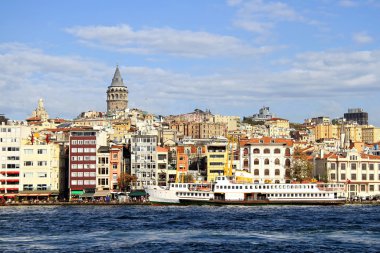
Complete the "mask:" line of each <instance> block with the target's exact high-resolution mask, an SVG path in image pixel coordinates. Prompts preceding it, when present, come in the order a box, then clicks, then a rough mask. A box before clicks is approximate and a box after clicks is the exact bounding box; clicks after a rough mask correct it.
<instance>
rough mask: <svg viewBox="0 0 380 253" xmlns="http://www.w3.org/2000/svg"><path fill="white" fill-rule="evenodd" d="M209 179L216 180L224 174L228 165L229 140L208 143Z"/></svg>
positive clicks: (210, 180)
mask: <svg viewBox="0 0 380 253" xmlns="http://www.w3.org/2000/svg"><path fill="white" fill-rule="evenodd" d="M206 150H207V155H206V161H207V165H206V167H207V181H208V182H214V181H215V178H216V177H218V176H221V175H224V173H225V168H226V166H228V164H227V163H228V143H227V141H221V142H213V143H210V144H207V147H206Z"/></svg>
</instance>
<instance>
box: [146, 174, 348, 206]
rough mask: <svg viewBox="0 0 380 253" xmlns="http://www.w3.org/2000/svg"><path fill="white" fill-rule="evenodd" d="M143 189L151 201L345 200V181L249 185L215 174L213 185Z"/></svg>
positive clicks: (333, 202)
mask: <svg viewBox="0 0 380 253" xmlns="http://www.w3.org/2000/svg"><path fill="white" fill-rule="evenodd" d="M145 190H146V192H147V193H148V194H149V200H150V202H151V203H152V204H211V205H260V204H261V205H266V204H300V205H338V204H344V203H345V201H346V198H345V185H344V184H338V183H332V184H319V183H311V184H251V183H237V182H235V181H234V179H233V178H228V177H226V176H219V177H217V178H216V182H215V183H213V184H192V183H171V184H170V185H169V186H168V187H160V186H146V188H145Z"/></svg>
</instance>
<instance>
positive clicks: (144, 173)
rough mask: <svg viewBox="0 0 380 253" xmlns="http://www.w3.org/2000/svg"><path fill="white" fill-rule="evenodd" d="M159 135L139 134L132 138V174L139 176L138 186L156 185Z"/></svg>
mask: <svg viewBox="0 0 380 253" xmlns="http://www.w3.org/2000/svg"><path fill="white" fill-rule="evenodd" d="M156 146H157V135H143V134H137V135H135V136H133V137H132V139H131V174H132V175H135V176H136V177H137V182H136V187H137V188H141V187H142V186H143V185H156V184H157V183H158V173H157V160H156V159H157V151H156Z"/></svg>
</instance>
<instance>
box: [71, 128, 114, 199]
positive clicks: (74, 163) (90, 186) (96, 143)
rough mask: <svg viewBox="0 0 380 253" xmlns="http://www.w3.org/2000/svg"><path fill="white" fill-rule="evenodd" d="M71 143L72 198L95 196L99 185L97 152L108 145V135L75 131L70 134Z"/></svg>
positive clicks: (91, 130) (92, 131) (85, 130)
mask: <svg viewBox="0 0 380 253" xmlns="http://www.w3.org/2000/svg"><path fill="white" fill-rule="evenodd" d="M69 143H70V150H69V190H70V196H71V198H73V197H74V198H77V197H80V196H83V194H84V193H90V194H91V193H92V196H93V194H94V193H95V189H96V185H97V182H96V179H97V177H96V165H97V159H96V158H97V150H98V148H99V147H100V146H105V145H106V143H107V138H106V133H105V132H103V131H96V130H93V129H82V130H80V129H78V130H73V131H71V132H70V138H69ZM86 196H87V195H86ZM88 197H91V196H88Z"/></svg>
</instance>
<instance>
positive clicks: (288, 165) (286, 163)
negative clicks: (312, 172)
mask: <svg viewBox="0 0 380 253" xmlns="http://www.w3.org/2000/svg"><path fill="white" fill-rule="evenodd" d="M285 167H290V159H286V160H285Z"/></svg>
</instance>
